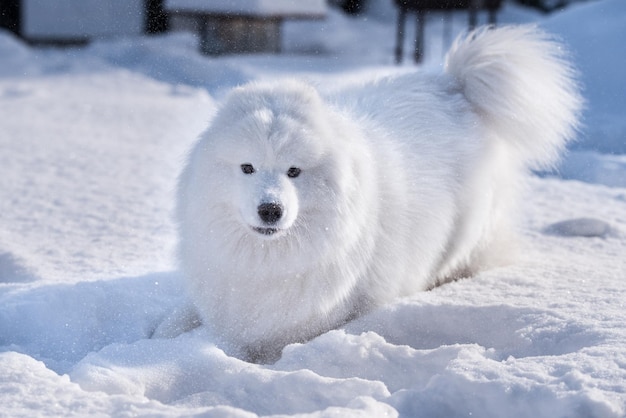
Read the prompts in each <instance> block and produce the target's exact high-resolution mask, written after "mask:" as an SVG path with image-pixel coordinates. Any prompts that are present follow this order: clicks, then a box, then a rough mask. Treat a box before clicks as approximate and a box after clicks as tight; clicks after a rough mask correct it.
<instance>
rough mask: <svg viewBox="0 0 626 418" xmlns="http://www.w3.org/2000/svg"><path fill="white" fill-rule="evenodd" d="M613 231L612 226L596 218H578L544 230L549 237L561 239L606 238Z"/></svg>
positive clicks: (552, 225) (558, 223)
mask: <svg viewBox="0 0 626 418" xmlns="http://www.w3.org/2000/svg"><path fill="white" fill-rule="evenodd" d="M610 231H611V226H610V225H609V224H608V223H606V222H604V221H602V220H600V219H595V218H576V219H568V220H566V221H561V222H556V223H553V224H551V225H548V226H547V227H546V228H544V230H543V232H544V233H545V234H548V235H558V236H561V237H604V236H606V235H607V234H608V233H609V232H610Z"/></svg>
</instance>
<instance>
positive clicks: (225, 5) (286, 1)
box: [165, 0, 326, 16]
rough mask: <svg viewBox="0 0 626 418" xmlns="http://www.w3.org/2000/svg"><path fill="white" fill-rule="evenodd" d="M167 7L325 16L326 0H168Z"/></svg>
mask: <svg viewBox="0 0 626 418" xmlns="http://www.w3.org/2000/svg"><path fill="white" fill-rule="evenodd" d="M165 8H166V9H167V10H175V11H185V10H187V11H188V10H191V11H203V12H212V13H231V14H244V15H250V14H252V15H256V16H273V15H283V16H284V15H295V16H304V15H317V16H323V15H324V14H325V13H326V0H211V1H206V0H166V1H165Z"/></svg>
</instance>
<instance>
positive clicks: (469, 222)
mask: <svg viewBox="0 0 626 418" xmlns="http://www.w3.org/2000/svg"><path fill="white" fill-rule="evenodd" d="M581 102H582V100H581V98H580V96H579V94H578V87H577V84H576V82H575V81H574V72H573V71H572V68H571V66H570V65H569V64H568V63H567V61H566V60H565V57H564V54H563V50H562V48H561V46H560V45H559V44H558V43H556V42H554V41H553V40H552V39H551V38H550V37H549V36H547V35H546V34H544V33H542V32H541V31H540V30H538V29H536V28H534V27H526V26H522V27H505V28H500V29H494V30H486V29H482V30H479V31H476V32H473V33H471V34H469V35H467V36H465V37H463V38H461V39H459V40H457V41H456V42H455V44H454V45H453V46H452V48H451V50H450V51H449V53H448V55H447V57H446V64H445V71H444V72H443V73H442V74H437V75H427V74H423V73H420V72H414V73H410V74H403V75H395V76H390V77H387V78H382V79H378V80H375V81H372V82H370V83H363V84H361V85H359V86H356V87H355V86H352V87H350V88H347V89H346V90H345V91H342V92H339V93H333V94H332V95H328V96H324V95H322V94H321V93H319V92H318V90H317V89H316V88H315V87H314V86H311V85H309V84H306V83H303V82H297V81H287V82H284V81H283V82H277V83H252V84H249V85H245V86H243V87H239V88H236V89H234V90H233V91H232V92H231V93H230V94H229V95H228V96H227V97H226V98H225V100H224V103H223V104H222V106H221V108H220V109H219V110H218V112H217V114H216V115H215V117H214V118H213V120H212V122H211V124H210V126H209V127H208V129H207V130H206V131H205V132H204V134H203V135H202V137H201V139H200V140H199V142H198V143H197V145H196V146H195V148H194V149H193V150H192V152H191V154H190V156H189V160H188V164H187V166H186V168H185V170H184V173H183V175H182V177H181V180H180V187H179V194H178V199H179V200H178V217H179V222H180V257H181V263H182V270H183V273H184V277H185V280H186V284H187V285H188V286H187V287H188V290H189V295H190V297H191V299H192V301H193V303H194V305H195V309H196V310H197V314H198V316H199V318H200V320H201V321H202V323H203V324H204V325H205V326H206V327H207V329H208V330H209V332H211V333H212V335H214V337H215V338H216V341H219V343H220V344H221V345H222V346H223V348H224V349H225V351H226V352H228V353H230V354H232V355H235V356H239V357H241V358H244V359H247V360H251V361H260V362H268V361H273V360H275V359H277V358H278V357H279V356H280V353H281V350H282V348H283V347H284V346H285V345H287V344H290V343H294V342H303V341H306V340H308V339H311V338H313V337H315V336H317V335H319V334H321V333H323V332H325V331H327V330H330V329H332V328H335V327H337V326H340V325H342V324H344V323H345V322H346V321H349V320H351V319H353V318H355V317H357V316H359V315H362V314H363V313H366V312H368V311H370V310H372V309H374V308H376V307H377V306H380V305H383V304H386V303H388V302H390V301H393V300H394V299H396V298H398V297H402V296H406V295H411V294H412V293H414V292H418V291H423V290H426V289H430V288H432V287H434V286H437V285H438V284H441V283H444V282H446V281H450V280H454V279H457V278H460V277H466V276H468V275H471V274H473V273H475V272H476V271H478V270H480V269H483V268H486V267H488V266H490V265H494V264H495V263H496V262H498V260H500V259H501V258H502V255H503V252H505V251H506V248H507V247H510V245H509V243H510V241H511V237H510V235H509V230H510V228H509V223H510V221H511V219H512V218H513V215H512V213H513V212H514V209H515V208H516V203H515V194H516V193H515V191H516V189H518V188H519V185H520V184H521V183H522V182H523V180H522V178H521V177H522V175H523V174H524V173H525V172H527V171H528V170H529V169H537V168H546V167H548V166H550V165H551V164H553V163H554V161H555V160H556V158H557V157H558V154H559V152H560V151H562V150H563V148H564V146H565V144H566V142H567V141H568V140H569V139H571V138H572V136H573V135H574V133H575V131H576V129H577V118H578V114H579V111H580V108H581ZM416 320H417V319H416Z"/></svg>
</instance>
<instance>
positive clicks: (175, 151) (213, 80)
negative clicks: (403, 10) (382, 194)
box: [0, 0, 626, 418]
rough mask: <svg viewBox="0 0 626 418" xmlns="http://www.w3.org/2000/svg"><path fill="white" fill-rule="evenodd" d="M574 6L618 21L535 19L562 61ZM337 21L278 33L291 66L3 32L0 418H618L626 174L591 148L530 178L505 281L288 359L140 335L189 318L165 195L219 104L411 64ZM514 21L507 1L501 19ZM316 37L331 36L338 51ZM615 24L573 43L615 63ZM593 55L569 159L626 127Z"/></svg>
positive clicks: (361, 324)
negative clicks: (276, 80)
mask: <svg viewBox="0 0 626 418" xmlns="http://www.w3.org/2000/svg"><path fill="white" fill-rule="evenodd" d="M580 10H584V11H585V13H584V16H585V18H589V19H592V20H596V21H597V22H618V21H619V19H621V18H622V17H623V16H624V12H623V6H622V2H620V1H619V0H618V1H614V0H604V1H601V2H595V3H590V4H589V5H585V4H583V5H579V6H576V7H571V9H568V10H567V11H566V12H565V13H564V14H563V15H560V16H556V17H554V18H550V19H548V20H547V21H546V22H543V24H545V25H546V26H547V27H549V28H551V27H554V28H557V26H558V25H562V31H561V32H560V33H561V34H562V36H563V37H564V38H565V40H566V41H568V42H569V41H570V38H571V40H572V42H569V43H570V44H572V45H573V46H574V47H575V46H576V45H577V44H576V39H577V38H576V36H577V35H576V34H575V32H576V30H577V29H578V27H579V26H581V23H580V22H582V20H583V19H582V18H580V17H577V16H579V15H578V14H579V13H583V12H581V11H580ZM602 10H609V11H611V13H607V14H604V13H601V11H602ZM331 15H332V16H331V18H330V19H328V20H327V21H325V22H318V23H316V24H317V25H320V26H315V24H313V23H311V22H309V23H307V24H306V25H303V26H301V27H300V28H301V29H299V27H298V26H296V25H293V26H289V27H288V28H287V29H288V31H287V32H288V33H290V34H291V35H292V38H291V40H290V41H287V42H288V45H289V51H290V54H288V55H283V56H277V57H274V56H233V57H223V58H217V59H208V58H206V57H202V56H199V55H198V54H197V53H196V48H195V46H196V45H195V39H194V38H193V37H191V36H189V35H171V36H161V37H156V38H131V39H123V40H117V41H109V42H98V43H95V44H93V45H91V46H89V47H86V48H82V49H69V50H54V49H31V48H29V47H26V46H25V45H23V44H22V43H20V42H19V41H18V40H16V39H15V38H13V37H12V36H11V35H9V34H7V33H6V32H0V54H2V60H3V61H2V66H0V115H2V118H1V119H0V127H1V128H2V129H0V148H1V149H2V153H0V173H1V174H2V175H0V213H1V214H2V216H1V217H0V375H1V376H3V377H2V379H0V404H1V405H2V414H5V415H7V416H33V415H42V416H43V415H49V416H136V415H148V416H208V417H222V416H233V417H254V416H259V415H277V416H294V415H301V416H309V417H330V416H347V417H351V416H355V417H356V416H364V417H366V416H406V417H433V416H446V417H456V416H459V417H460V416H469V415H472V416H481V417H502V416H516V417H532V418H537V417H550V418H553V417H572V416H580V417H602V418H605V417H616V418H617V417H623V416H624V415H625V414H626V348H625V347H626V310H625V309H624V300H626V281H625V280H624V278H625V277H626V257H625V256H624V254H626V215H625V214H626V188H625V187H626V161H624V156H620V155H606V154H602V153H599V152H597V151H587V150H586V151H582V152H574V153H572V154H571V155H570V157H568V159H566V160H565V162H564V165H563V166H562V168H561V174H562V175H563V176H561V177H556V176H553V177H544V178H533V179H532V180H531V181H530V183H529V185H528V194H527V198H526V199H525V200H524V202H523V205H522V206H521V207H520V208H519V209H520V213H521V214H522V220H523V222H522V224H521V230H520V233H521V235H522V237H523V239H524V241H523V246H522V250H521V251H520V253H521V254H520V258H519V260H518V262H517V263H516V264H514V265H511V266H508V267H503V268H499V269H495V270H491V271H488V272H484V273H481V274H480V275H477V276H476V277H473V278H471V279H467V280H462V281H458V282H455V283H451V284H448V285H445V286H442V287H440V288H437V289H435V290H433V291H431V292H424V293H420V294H417V295H415V296H413V297H411V298H407V299H404V300H400V301H397V302H396V303H394V304H391V305H390V306H387V307H385V308H383V309H380V310H378V311H376V312H373V313H371V314H370V315H368V316H365V317H362V318H360V319H358V320H356V321H353V322H352V323H350V324H348V325H346V326H345V327H343V328H342V329H338V330H333V331H330V332H328V333H326V334H324V335H321V336H319V337H318V338H316V339H314V340H312V341H310V342H308V343H306V344H294V345H291V346H288V347H287V348H286V349H285V351H284V353H283V356H282V358H281V359H280V360H279V361H278V362H277V363H276V364H273V365H266V366H261V365H254V364H248V363H245V362H242V361H240V360H238V359H235V358H231V357H228V356H226V355H225V354H224V352H223V351H222V350H221V349H220V347H219V346H217V345H216V344H215V343H214V341H212V339H211V337H210V336H208V335H206V334H205V331H204V330H203V329H202V328H200V329H196V330H194V331H192V332H189V333H185V334H183V335H181V336H179V337H178V338H175V339H169V340H156V339H154V340H153V339H150V338H149V336H150V335H151V333H152V330H153V329H154V327H155V326H156V325H157V324H158V323H160V321H161V320H162V319H163V318H164V317H165V316H166V315H168V314H169V313H170V312H171V310H172V309H174V308H175V307H178V306H180V305H182V304H183V303H185V297H184V294H183V292H182V289H181V288H180V280H179V277H178V274H179V273H178V272H177V265H176V260H175V257H174V250H175V246H176V228H175V225H174V223H173V220H172V211H173V207H174V190H175V186H176V177H177V175H178V173H179V171H180V169H181V166H182V161H183V159H184V156H185V153H186V151H187V150H188V149H189V147H190V146H191V144H192V143H193V141H194V140H195V138H196V136H197V135H198V134H199V132H201V130H202V129H203V128H204V126H205V125H206V122H207V120H208V119H209V118H210V117H211V114H212V112H213V111H214V108H215V104H214V101H213V98H214V97H216V96H219V95H220V94H221V92H223V91H225V90H226V89H228V88H230V87H232V86H233V85H236V84H239V83H241V82H245V81H247V80H250V79H256V78H265V77H279V76H285V75H296V76H301V77H305V78H309V79H310V80H313V81H314V82H316V83H319V84H320V85H322V86H324V87H325V88H333V86H340V85H345V84H346V83H353V82H358V81H359V80H361V79H364V78H372V77H376V76H378V75H379V74H382V73H391V72H396V71H407V70H409V69H410V67H409V66H408V64H407V66H405V67H402V68H399V69H398V68H395V67H389V66H384V65H382V64H384V63H390V62H391V60H392V58H393V57H392V48H393V24H392V21H391V20H385V19H381V20H376V21H371V20H370V18H368V17H367V16H366V18H364V19H357V20H351V19H347V18H344V17H342V16H340V15H338V14H336V13H335V12H331ZM527 17H528V14H527V12H524V11H521V10H519V9H512V8H510V7H508V8H505V11H504V12H503V14H502V16H501V19H502V20H505V21H506V19H509V21H515V22H519V21H520V20H523V19H526V18H527ZM537 18H538V17H537V16H536V15H534V14H533V15H532V19H537ZM455 19H456V18H455ZM458 19H460V21H464V20H465V16H464V15H462V16H460V17H459V18H458ZM559 22H562V23H559ZM435 23H436V22H435ZM600 26H602V24H600ZM606 26H609V24H608V23H607V24H606ZM316 27H317V28H318V30H319V28H324V30H326V31H330V30H331V29H333V28H337V30H338V32H337V37H336V38H333V37H331V36H324V35H321V34H319V33H312V32H311V31H313V30H315V28H316ZM623 27H624V26H623V25H622V26H616V27H613V29H612V32H609V31H607V32H604V31H603V30H600V31H599V33H598V34H593V33H589V36H590V38H589V39H590V42H591V41H592V40H593V42H598V44H596V45H599V44H600V39H602V42H606V45H613V46H614V47H617V46H618V45H617V44H618V42H620V40H621V37H620V36H621V35H620V34H622V32H623V29H622V28H623ZM431 28H432V30H431V31H430V32H429V33H430V35H429V36H431V38H430V39H431V42H435V43H439V41H441V37H439V38H437V36H439V35H437V33H438V32H437V31H438V29H437V25H436V24H433V25H432V26H431ZM581 31H582V29H581ZM327 33H328V32H327ZM357 38H358V39H360V40H361V43H360V44H359V45H357V46H355V47H354V48H353V49H352V48H351V46H350V43H351V42H352V40H354V39H357ZM581 39H582V38H581ZM581 42H582V40H581ZM591 49H593V51H588V52H589V53H591V52H593V54H595V55H593V56H594V57H597V59H594V60H590V61H589V63H586V65H588V66H589V69H588V71H587V73H589V74H595V75H598V74H601V73H602V72H603V71H607V72H608V73H609V75H610V77H607V78H606V82H607V86H604V85H603V84H602V83H601V79H600V78H598V79H597V81H596V83H598V84H597V85H598V86H599V87H598V88H602V89H605V94H596V93H594V92H593V91H591V92H590V101H589V112H590V113H589V115H590V116H589V118H588V120H587V124H588V127H587V130H586V131H585V132H587V133H586V134H585V135H586V136H585V137H584V138H585V140H584V141H583V142H581V143H580V145H579V147H581V148H585V149H588V148H595V149H596V150H600V149H607V148H606V147H608V148H609V149H610V150H611V151H618V150H619V149H620V148H619V146H620V142H619V140H618V138H620V136H619V132H621V131H620V130H619V129H617V128H615V129H613V128H614V127H618V128H619V126H620V125H619V124H620V123H622V122H623V120H624V117H623V114H622V113H620V111H618V110H616V111H615V112H613V111H610V110H611V109H614V110H615V109H619V105H620V103H623V102H620V100H621V97H622V96H621V95H620V94H619V92H618V91H614V89H617V88H618V87H619V86H622V84H620V83H622V82H623V78H620V77H618V76H617V72H616V71H615V72H614V71H613V68H614V67H613V65H614V64H615V63H617V64H619V62H620V61H619V60H620V59H621V58H620V57H623V54H622V55H620V54H616V53H614V52H615V51H613V50H611V49H610V48H609V49H604V48H591ZM313 50H316V51H319V54H317V55H306V54H305V52H307V51H313ZM368 50H369V52H370V53H369V54H365V52H367V51H368ZM342 51H343V52H342ZM437 51H438V50H437V47H433V48H431V55H430V58H429V59H431V62H430V63H429V64H427V66H429V67H430V68H434V67H436V66H437V65H438V64H435V58H437V59H438V58H439V57H437V56H436V55H437V53H438V52H437ZM339 52H342V53H343V54H345V55H340V54H339ZM603 60H605V61H603ZM364 63H365V64H368V65H370V67H365V66H364ZM592 64H597V65H595V66H594V65H592ZM622 67H623V66H622ZM585 77H587V76H585ZM585 84H586V85H587V90H588V91H589V89H595V87H594V82H590V80H589V79H586V80H585ZM617 96H619V97H617ZM607 103H612V104H614V106H613V105H611V106H608V105H607ZM602 106H606V107H602ZM595 109H608V110H606V112H605V110H602V111H601V112H600V111H597V112H596V110H595ZM622 109H623V108H622ZM594 112H596V113H594ZM600 114H602V115H603V116H602V117H604V118H605V120H606V122H607V123H605V124H603V125H601V126H600V125H598V124H597V122H596V121H598V120H599V119H594V117H596V116H597V115H600ZM594 115H596V116H594ZM598 117H599V116H598ZM605 127H607V129H605ZM608 127H611V129H608ZM620 129H621V128H620ZM589 132H591V133H593V132H601V133H602V135H600V134H597V135H595V134H594V135H595V136H594V135H590V134H588V133H589ZM613 134H617V136H613ZM622 138H623V137H622ZM597 141H601V144H598V143H597ZM602 147H604V148H602ZM563 177H567V178H574V179H578V180H564V179H563ZM579 180H584V181H585V182H582V181H579ZM581 218H582V219H587V220H589V219H592V220H593V222H592V223H591V224H589V223H588V222H586V221H581V220H580V219H581ZM563 222H565V223H563ZM555 225H556V226H555ZM559 225H560V226H559ZM563 225H566V228H565V229H563ZM590 227H591V229H592V230H593V231H595V233H588V232H589V228H590ZM555 228H556V229H555ZM564 231H565V232H564ZM572 231H573V232H572ZM593 231H592V232H593ZM599 232H601V233H599Z"/></svg>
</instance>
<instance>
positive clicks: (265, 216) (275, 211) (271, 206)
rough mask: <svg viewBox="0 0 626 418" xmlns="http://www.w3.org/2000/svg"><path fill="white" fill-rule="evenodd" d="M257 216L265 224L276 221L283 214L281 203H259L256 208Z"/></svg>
mask: <svg viewBox="0 0 626 418" xmlns="http://www.w3.org/2000/svg"><path fill="white" fill-rule="evenodd" d="M257 212H258V213H259V218H261V220H262V221H263V222H265V223H266V224H273V223H276V222H277V221H278V220H279V219H280V218H281V217H282V216H283V205H281V204H280V203H273V202H272V203H261V204H260V205H259V207H258V208H257Z"/></svg>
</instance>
